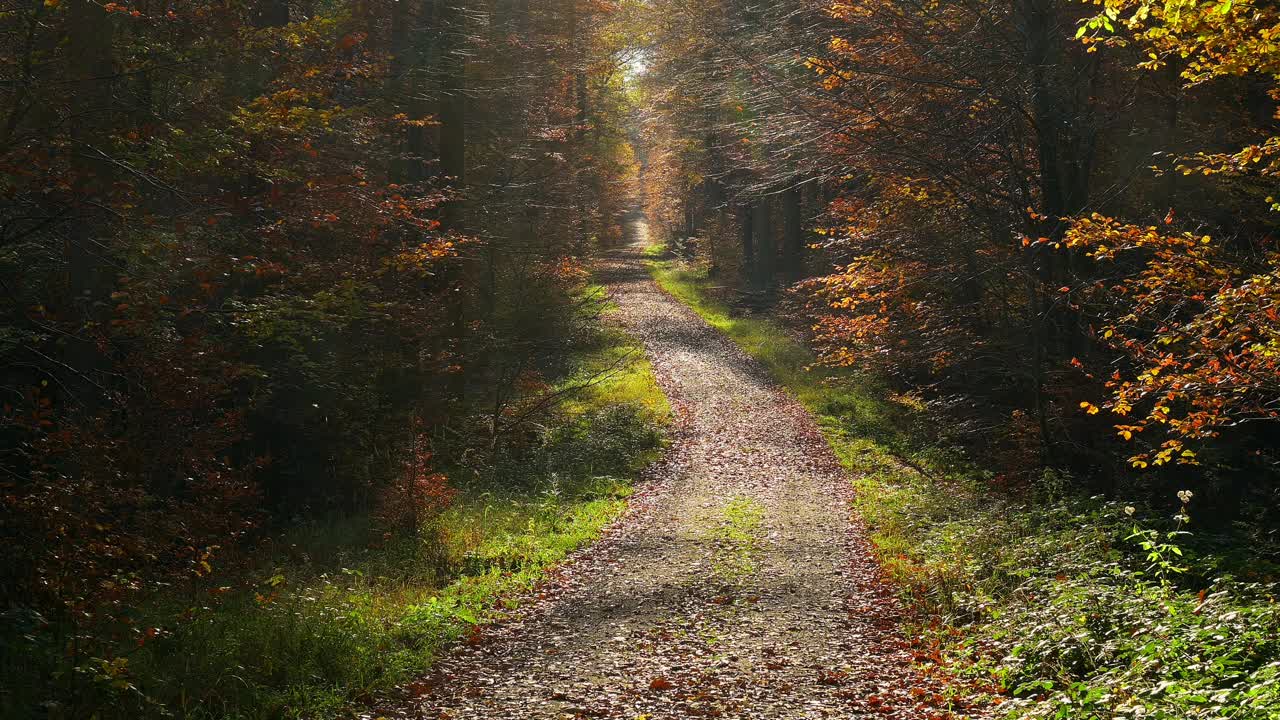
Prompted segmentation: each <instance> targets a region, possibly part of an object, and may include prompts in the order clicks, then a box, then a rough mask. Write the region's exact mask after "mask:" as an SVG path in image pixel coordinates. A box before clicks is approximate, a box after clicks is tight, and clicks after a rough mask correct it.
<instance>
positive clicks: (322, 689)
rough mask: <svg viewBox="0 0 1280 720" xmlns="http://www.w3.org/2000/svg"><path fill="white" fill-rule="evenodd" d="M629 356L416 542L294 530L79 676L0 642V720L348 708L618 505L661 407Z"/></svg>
mask: <svg viewBox="0 0 1280 720" xmlns="http://www.w3.org/2000/svg"><path fill="white" fill-rule="evenodd" d="M639 350H640V348H639V346H638V345H637V344H636V343H635V341H634V340H633V339H631V338H630V337H628V336H626V335H625V334H623V333H621V332H620V331H618V330H616V329H611V328H609V327H602V328H601V329H600V330H599V332H598V333H596V334H595V336H594V338H593V339H592V340H591V341H590V342H588V343H586V344H585V345H584V346H583V347H582V348H580V352H579V353H578V354H577V355H576V356H575V358H574V359H573V360H574V362H573V363H572V368H571V371H570V372H568V373H567V374H566V375H565V377H563V378H562V379H561V381H560V384H559V386H558V388H554V389H553V391H554V390H555V389H564V390H569V389H572V388H578V387H580V386H581V385H582V384H583V383H584V382H585V381H587V380H594V381H595V382H596V384H594V385H592V386H591V387H588V388H586V389H583V390H581V391H578V392H572V393H569V394H568V395H566V398H567V402H565V403H564V404H563V405H562V406H560V407H558V408H557V409H556V411H555V412H554V413H553V414H552V416H551V417H550V418H547V419H543V420H542V423H543V425H544V428H543V430H542V431H541V432H540V434H539V439H538V440H537V443H536V445H535V446H533V447H523V448H520V449H519V450H517V451H511V452H509V453H506V454H503V455H502V456H500V457H499V458H498V460H497V461H496V462H494V463H493V464H492V465H491V466H490V467H489V468H488V471H487V472H486V473H485V475H484V476H482V477H479V478H477V479H475V480H473V481H468V484H467V486H466V487H463V488H462V492H461V494H460V495H459V497H458V498H457V499H456V500H455V501H454V503H453V504H452V505H451V506H450V507H449V508H447V509H446V510H445V511H443V512H442V513H441V514H440V515H439V516H438V517H436V518H434V519H433V520H432V521H431V522H430V523H429V525H428V526H427V527H423V528H421V529H420V531H419V532H418V534H417V535H416V536H414V535H408V534H402V535H396V536H389V537H388V536H383V535H382V533H381V532H380V531H378V530H377V528H375V527H373V526H372V525H371V522H370V521H369V520H368V519H354V520H336V521H332V522H316V523H312V524H309V525H306V526H303V527H297V528H294V529H292V530H290V531H289V532H288V533H287V534H285V535H284V536H282V537H279V538H277V539H276V541H275V542H274V543H273V546H274V548H275V550H271V549H270V548H267V549H265V550H264V551H263V552H262V553H260V554H259V557H258V559H257V560H256V562H255V563H254V566H253V569H251V570H249V571H248V572H247V573H245V577H243V578H242V579H239V580H236V581H226V582H229V583H230V585H229V586H228V587H225V588H218V587H208V586H202V587H198V588H197V587H192V588H183V589H181V590H177V589H175V590H174V591H173V592H172V593H167V594H164V595H162V596H160V597H156V598H153V599H152V600H151V601H150V602H148V603H146V604H145V605H144V606H143V607H141V608H139V609H138V610H136V611H135V612H134V613H133V615H134V628H133V629H132V630H129V631H127V632H126V634H125V636H124V637H122V638H121V641H120V642H119V643H118V646H117V651H116V652H115V653H114V654H113V655H112V656H111V657H107V658H100V659H90V660H87V661H85V662H82V663H80V664H79V666H78V667H74V668H73V667H69V666H68V664H67V663H66V662H64V661H62V660H61V656H62V648H63V642H64V640H65V639H64V638H58V637H57V634H56V633H53V632H41V631H40V630H39V629H38V628H35V627H32V628H28V630H29V633H27V634H26V635H25V636H21V635H17V634H15V635H8V634H5V635H3V636H0V670H3V672H4V675H5V677H6V680H5V683H4V686H3V687H4V688H5V691H4V692H2V693H0V716H3V717H6V718H7V717H51V718H61V717H65V718H79V717H95V718H98V719H99V720H114V719H115V718H137V717H160V716H171V717H177V718H191V719H200V720H203V719H206V718H208V719H213V718H224V719H242V718H243V719H246V720H248V719H259V718H261V719H264V720H265V719H267V718H309V719H310V718H328V717H340V716H341V717H346V716H349V715H350V713H351V711H352V710H353V709H354V708H359V707H360V706H361V705H362V704H363V703H365V702H366V701H368V700H369V699H371V698H374V697H376V696H377V695H378V694H379V693H382V692H384V691H386V690H387V689H389V688H391V687H392V686H394V685H396V684H398V683H402V682H405V681H407V680H410V679H412V678H413V677H415V676H418V675H420V674H422V673H424V672H425V671H426V670H427V669H428V668H429V666H430V665H431V663H432V661H433V660H434V659H435V657H436V656H437V655H438V654H439V652H440V651H441V649H443V648H446V647H448V646H449V645H450V644H452V643H455V642H457V641H459V640H460V639H462V638H465V637H467V636H468V635H469V634H470V633H472V632H476V631H477V630H476V628H478V627H480V626H482V625H483V624H485V623H486V622H489V621H491V620H494V619H497V618H500V617H502V616H503V615H504V613H507V612H508V611H509V610H510V609H512V608H513V607H514V606H515V603H516V602H517V601H518V600H519V598H520V597H521V594H522V593H524V592H525V591H527V590H529V589H530V588H532V587H534V586H535V585H536V584H537V583H538V582H539V581H540V580H541V579H542V578H543V577H545V575H546V573H547V571H548V569H550V568H552V567H554V566H556V565H557V564H558V563H560V562H562V561H563V560H564V559H565V558H566V557H567V556H568V555H569V554H570V553H572V552H573V551H575V550H576V549H578V548H580V547H582V546H584V545H586V544H587V543H590V542H591V541H592V540H594V539H595V538H596V537H598V536H599V534H600V532H601V530H602V529H603V528H604V527H605V526H606V525H608V524H609V523H610V522H612V521H613V520H614V519H616V518H617V517H618V516H619V515H620V514H621V513H622V512H623V510H624V509H625V507H626V503H627V498H628V496H629V495H630V493H631V478H633V477H634V476H635V474H636V473H637V472H638V471H639V469H640V468H642V467H643V466H644V465H646V464H647V463H648V462H650V461H651V460H652V459H654V458H655V457H656V456H657V454H658V453H659V452H660V451H661V447H662V445H663V443H664V426H665V424H666V422H667V421H668V419H669V417H670V408H669V407H668V406H667V402H666V398H665V396H664V395H663V393H662V391H661V389H660V388H659V387H658V386H657V383H656V381H655V379H654V377H653V373H652V368H651V367H650V366H649V364H648V362H647V361H646V360H645V357H644V354H643V353H642V352H639ZM606 369H609V370H610V372H608V373H604V374H602V372H603V371H604V370H606ZM446 469H447V468H446ZM464 476H466V473H462V472H459V473H457V474H456V477H464ZM180 617H181V618H184V619H182V620H181V621H177V622H175V618H180ZM152 627H155V628H159V629H160V631H159V632H158V634H156V636H155V637H151V638H147V639H145V640H144V641H143V642H141V643H140V644H139V643H138V642H136V640H135V639H136V638H145V637H146V635H147V634H148V632H147V628H152ZM48 697H56V698H57V702H56V703H53V704H48V705H46V706H45V707H43V708H40V707H37V703H38V702H40V701H42V700H43V699H44V698H48Z"/></svg>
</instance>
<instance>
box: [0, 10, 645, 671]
mask: <svg viewBox="0 0 1280 720" xmlns="http://www.w3.org/2000/svg"><path fill="white" fill-rule="evenodd" d="M611 11H612V10H611V7H609V6H606V5H601V6H599V7H597V5H596V4H590V3H579V2H568V1H566V2H557V3H551V4H540V6H539V7H537V8H531V7H530V4H529V3H524V4H519V6H517V5H513V4H512V3H500V2H497V3H485V2H477V3H454V2H434V1H427V2H421V3H406V2H382V1H381V0H373V1H372V2H338V3H328V4H313V3H308V2H284V1H283V0H259V1H255V2H247V3H230V4H227V3H210V2H202V1H188V0H176V1H174V2H159V3H156V2H148V1H141V2H123V3H115V2H112V3H100V2H96V1H93V0H61V1H58V0H48V1H44V0H41V1H39V2H27V3H21V4H19V5H18V6H14V7H13V8H10V9H6V10H5V11H4V12H2V13H0V36H2V38H3V39H2V40H0V107H2V108H3V111H2V117H0V292H2V293H3V296H4V302H3V304H0V368H3V369H0V394H2V395H3V399H2V401H0V402H2V406H0V517H2V518H3V519H2V520H0V545H3V549H0V587H2V588H3V589H0V602H3V603H4V604H5V606H6V607H18V608H21V609H22V612H23V613H30V614H31V617H34V618H37V623H36V624H37V625H39V626H41V627H45V628H49V627H54V628H64V627H67V626H68V625H67V624H70V626H71V627H72V628H74V629H72V630H69V631H68V632H70V633H71V634H72V635H74V636H75V637H77V638H80V640H78V641H77V642H74V643H71V644H70V645H68V650H67V653H68V662H69V664H70V665H72V666H76V665H78V664H80V663H82V662H83V661H87V659H88V658H89V657H91V656H93V655H94V654H95V653H108V652H110V650H109V649H104V647H109V646H111V645H112V643H113V642H114V640H113V639H112V638H115V639H118V636H119V633H122V632H123V633H131V632H137V628H132V627H130V619H129V617H130V612H131V611H130V607H132V605H133V604H134V603H138V602H144V601H145V600H146V599H147V598H148V597H149V596H151V595H152V594H153V593H155V592H157V591H161V590H162V589H164V588H172V587H182V588H186V587H203V586H204V585H205V584H208V583H213V582H215V580H214V577H215V576H216V577H217V580H216V582H220V583H231V582H233V581H234V580H235V579H236V575H237V572H238V570H239V569H240V568H241V567H243V566H244V565H245V564H246V563H247V561H248V559H249V558H250V557H251V556H252V555H253V553H254V548H255V547H256V544H257V543H258V542H260V541H261V540H262V539H264V538H266V537H268V536H270V534H272V533H273V532H275V531H277V530H279V529H281V528H285V527H288V526H290V525H291V524H295V523H297V522H300V521H304V520H307V519H313V518H323V517H329V516H333V515H338V516H349V515H363V514H371V515H373V516H376V517H378V518H380V519H381V520H383V521H384V525H385V526H386V528H388V529H390V530H394V531H397V532H400V531H408V532H413V531H414V530H416V529H417V528H418V527H420V526H421V524H422V523H423V522H425V521H426V520H428V519H429V518H430V517H432V516H433V515H434V514H436V513H438V512H439V511H441V510H442V509H443V508H445V507H447V506H448V504H449V502H450V501H451V499H452V498H453V496H454V494H455V489H454V483H453V482H452V481H451V479H450V478H449V477H448V476H447V475H446V474H445V471H444V470H443V469H442V468H443V467H444V466H445V465H447V464H449V463H451V462H456V461H457V460H458V458H459V457H462V456H464V455H466V456H467V457H470V455H467V453H468V452H470V450H468V447H469V446H470V445H476V446H478V447H482V448H485V449H486V451H487V452H493V451H494V448H495V447H497V446H498V445H500V443H501V441H502V440H503V438H501V437H498V434H499V431H500V430H501V431H507V430H510V428H504V427H502V423H501V422H498V421H495V420H494V417H495V416H496V417H498V418H501V417H504V416H506V414H507V407H508V406H509V405H511V404H513V403H517V402H524V401H525V400H526V399H527V398H524V397H523V396H522V393H523V392H525V391H526V390H527V388H523V387H522V386H519V383H518V379H519V378H521V377H525V376H526V375H527V374H528V373H529V372H530V371H531V366H536V365H537V364H538V363H545V362H548V361H547V360H546V358H548V357H554V356H555V353H556V352H558V351H559V350H560V349H562V347H563V345H564V342H565V341H561V342H560V343H559V344H556V342H554V341H553V342H550V343H548V342H547V340H546V339H547V338H548V337H550V338H556V337H557V336H567V335H568V334H569V330H567V329H566V328H567V327H568V326H569V324H571V323H572V322H574V321H575V320H574V318H575V317H576V315H577V314H580V313H581V309H580V308H579V307H578V304H577V303H576V302H575V301H574V299H573V298H572V297H571V295H570V294H571V292H573V291H575V290H577V289H578V288H579V287H580V286H581V285H582V283H583V277H582V275H581V273H566V272H565V271H564V268H566V267H572V266H574V264H575V263H576V262H577V261H576V260H575V259H576V258H578V257H583V256H586V255H589V254H590V253H591V252H593V251H594V249H595V248H597V247H599V246H600V245H601V244H604V243H608V242H610V241H614V240H616V239H617V237H618V231H617V226H618V225H617V215H618V212H619V210H620V207H619V203H620V202H622V200H620V198H623V197H625V192H624V191H623V190H624V189H622V188H621V185H622V184H623V183H624V181H625V178H626V177H627V176H628V173H630V172H631V167H632V166H631V162H630V161H631V158H630V156H629V154H628V153H629V152H630V150H629V145H628V144H627V142H626V138H625V136H623V135H622V134H621V131H620V129H619V128H618V126H617V125H616V123H615V124H614V125H610V124H609V123H611V122H614V121H612V120H609V118H610V117H612V116H615V115H617V113H613V114H612V115H611V114H610V112H611V110H612V108H611V107H610V105H609V103H615V104H616V103H617V102H619V101H618V99H617V97H616V95H617V90H616V88H617V82H618V81H617V78H616V76H610V75H609V74H608V73H607V72H606V68H607V67H608V65H607V63H602V62H601V61H600V58H601V57H605V56H606V54H607V53H608V52H611V50H610V48H609V47H608V46H607V42H604V41H602V40H600V36H601V32H600V27H601V26H602V25H603V24H604V23H605V22H606V20H607V17H608V15H609V13H610V12H611ZM534 64H541V65H543V66H545V67H549V68H553V69H552V70H551V71H549V72H546V73H540V74H539V75H538V78H537V80H536V81H531V82H525V81H523V80H521V81H520V82H514V81H512V80H511V79H510V78H511V75H512V72H513V68H516V70H515V72H516V74H517V75H519V74H521V71H520V70H519V68H526V69H527V68H528V67H531V66H533V65H534ZM597 110H598V112H596V111H597ZM548 209H550V210H548ZM565 217H568V218H569V219H568V220H565ZM500 348H501V349H502V350H503V352H502V353H501V354H500V353H499V349H500ZM528 419H536V417H532V418H524V420H528ZM516 424H518V423H516ZM446 428H447V430H446ZM482 428H483V430H481V429H482ZM512 434H516V433H512ZM457 437H462V438H465V440H464V441H463V442H458V441H456V440H455V439H454V438H457ZM446 438H447V439H446ZM164 592H171V591H170V590H164ZM174 620H175V622H176V621H179V619H178V618H175V619H174ZM59 631H61V630H59ZM146 641H147V638H146V637H142V638H140V640H139V642H146ZM99 642H101V643H103V644H104V645H103V646H100V645H98V644H97V643H99ZM101 657H109V656H108V655H106V654H103V655H101Z"/></svg>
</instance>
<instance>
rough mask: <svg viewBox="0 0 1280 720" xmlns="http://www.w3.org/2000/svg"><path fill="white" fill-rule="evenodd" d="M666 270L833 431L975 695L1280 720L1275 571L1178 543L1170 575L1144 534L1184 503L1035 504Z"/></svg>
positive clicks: (1211, 546)
mask: <svg viewBox="0 0 1280 720" xmlns="http://www.w3.org/2000/svg"><path fill="white" fill-rule="evenodd" d="M650 267H651V269H652V272H653V275H654V278H655V279H656V280H657V281H658V283H659V284H660V285H661V287H662V288H663V289H664V290H666V291H667V292H669V293H670V294H671V295H673V296H674V297H676V298H677V299H679V300H681V301H682V302H684V303H686V304H687V305H689V306H690V307H691V308H693V309H694V310H695V311H696V312H697V313H698V314H699V315H701V316H702V317H703V318H704V319H706V321H707V322H708V323H710V324H711V325H712V326H714V327H716V328H718V329H719V330H721V331H722V332H724V333H725V334H726V335H728V336H729V337H731V338H732V339H733V340H734V341H736V342H737V343H738V344H739V345H740V346H741V347H742V348H743V349H744V350H745V351H746V352H748V353H749V354H750V355H752V356H753V357H755V358H756V359H757V360H759V361H760V362H761V363H762V364H763V365H764V366H765V367H766V368H767V369H768V370H769V371H770V372H771V373H772V374H773V376H774V377H775V378H776V379H777V380H778V382H779V383H780V384H782V385H783V386H784V387H786V388H787V389H788V390H789V391H790V392H791V393H792V394H794V396H795V397H797V398H798V399H799V400H800V402H801V403H802V404H803V405H804V406H805V407H806V408H807V409H808V410H809V411H810V413H811V414H812V415H813V416H814V418H815V419H816V420H817V422H818V423H819V425H820V426H821V427H822V429H823V432H824V433H825V435H826V437H827V439H828V441H829V442H830V444H831V447H832V448H833V449H834V450H835V452H836V454H837V455H838V456H839V457H840V459H841V461H842V463H843V464H844V465H845V467H846V468H847V469H848V470H849V471H850V474H851V478H852V481H853V482H854V483H855V485H856V488H857V499H856V501H855V507H854V510H855V511H856V512H857V513H858V514H859V515H860V516H861V517H862V518H863V519H864V520H865V521H866V523H867V525H868V527H869V528H870V532H871V541H872V545H873V549H874V552H875V554H876V556H877V559H878V560H879V562H880V564H881V565H882V567H883V568H884V571H885V572H886V574H887V575H888V577H889V578H890V579H891V580H892V581H894V582H895V583H896V585H897V587H898V588H899V589H900V591H901V594H902V596H903V598H904V599H905V600H906V601H907V603H908V607H909V608H910V609H911V611H912V612H911V614H910V616H909V620H908V626H907V627H906V631H907V633H908V635H909V637H912V638H913V639H914V642H915V643H916V644H917V646H918V647H917V651H918V652H919V653H920V654H921V655H922V656H926V657H927V656H932V657H934V658H936V659H937V660H939V661H941V662H943V663H944V664H946V665H947V666H948V669H949V671H950V672H952V673H955V674H958V675H959V676H960V678H961V679H962V680H963V683H962V684H961V685H960V686H959V687H958V689H957V690H956V692H957V694H958V695H967V696H969V697H975V696H983V695H987V696H990V697H994V698H996V699H997V700H998V701H999V702H1000V703H1001V704H1000V706H999V707H1000V712H999V713H997V714H998V715H1007V716H1009V717H1020V718H1055V719H1060V720H1092V719H1097V720H1103V719H1107V720H1110V719H1111V718H1160V719H1163V720H1188V719H1192V718H1197V719H1198V718H1206V719H1207V718H1215V719H1216V718H1242V719H1243V718H1249V719H1253V718H1258V719H1260V720H1261V719H1263V718H1266V719H1275V718H1280V604H1278V603H1277V602H1276V594H1277V587H1276V585H1275V583H1274V575H1272V574H1271V573H1272V570H1270V569H1264V566H1263V565H1261V564H1260V563H1257V562H1254V563H1251V564H1245V565H1241V564H1240V563H1239V562H1237V561H1231V560H1230V559H1229V558H1230V556H1233V555H1236V556H1238V555H1239V553H1240V548H1239V547H1222V546H1220V545H1218V544H1215V542H1214V541H1211V540H1210V539H1207V538H1204V539H1201V538H1197V537H1194V536H1192V537H1181V536H1177V537H1174V538H1173V539H1172V540H1171V541H1170V542H1171V544H1174V545H1178V546H1179V547H1178V552H1181V553H1183V554H1182V555H1175V554H1174V553H1173V552H1172V551H1168V550H1167V551H1166V552H1165V553H1164V555H1165V556H1166V557H1165V558H1164V559H1172V560H1173V561H1175V564H1180V565H1182V566H1184V567H1185V568H1186V572H1184V573H1174V574H1172V575H1171V576H1167V577H1161V576H1160V575H1159V573H1157V572H1155V570H1154V569H1153V567H1152V565H1153V563H1152V560H1151V558H1149V557H1148V556H1147V551H1146V550H1144V549H1143V548H1141V547H1140V546H1139V545H1138V540H1137V539H1135V538H1133V537H1132V536H1133V534H1134V530H1135V527H1141V528H1142V529H1156V530H1159V531H1160V533H1161V535H1160V537H1161V538H1162V539H1163V538H1164V537H1165V535H1164V534H1163V533H1165V532H1168V531H1170V530H1171V529H1172V528H1171V527H1169V526H1170V521H1168V520H1165V519H1161V518H1168V517H1170V516H1171V515H1172V514H1173V513H1174V511H1175V510H1177V508H1179V507H1180V503H1179V501H1178V500H1177V499H1175V498H1170V499H1169V501H1168V502H1167V503H1164V504H1162V505H1156V506H1141V507H1139V508H1137V509H1135V511H1134V517H1133V518H1130V517H1129V515H1128V513H1127V512H1126V508H1125V507H1124V504H1123V503H1117V502H1109V501H1105V500H1103V499H1100V498H1090V497H1081V496H1079V495H1076V494H1074V492H1073V490H1072V488H1073V487H1074V483H1073V482H1072V480H1071V478H1070V477H1068V476H1066V475H1064V474H1063V473H1059V472H1055V471H1053V470H1045V471H1044V473H1043V476H1042V477H1041V478H1040V479H1039V480H1038V481H1036V482H1035V483H1033V488H1032V489H1031V490H1030V491H1029V492H1024V493H1010V492H1008V491H1002V490H999V489H998V488H996V487H995V482H994V481H995V476H994V473H993V472H991V471H989V470H988V469H986V468H983V467H982V466H981V464H980V463H978V462H974V461H971V460H967V459H966V458H965V457H964V456H963V454H962V453H961V452H960V451H959V450H957V449H955V448H952V447H947V446H946V445H945V444H943V443H942V442H940V441H939V439H938V438H939V434H938V432H937V431H936V428H937V427H939V426H940V424H941V423H944V422H945V420H944V419H941V418H933V417H931V416H930V415H929V414H928V413H927V412H926V410H925V408H924V406H923V405H922V404H920V403H919V402H916V401H913V400H911V399H910V398H903V397H902V396H899V395H896V394H895V393H892V392H890V391H889V389H888V388H887V387H886V385H885V384H884V383H883V382H881V381H880V380H879V379H878V378H875V377H872V376H868V375H865V374H860V373H857V372H853V371H848V370H832V369H826V368H811V365H812V363H813V362H814V356H813V354H812V353H811V352H810V350H809V349H808V348H806V347H805V346H804V344H803V343H801V342H800V341H798V340H796V339H795V338H794V337H793V336H792V335H791V334H789V333H788V332H787V331H786V329H785V328H784V327H783V326H781V325H780V324H778V323H777V322H774V321H772V320H770V319H767V318H747V317H737V316H735V315H734V314H733V312H732V311H731V310H730V308H728V307H727V306H725V305H724V304H723V303H720V302H718V301H716V300H715V299H714V298H713V297H712V296H711V294H710V292H709V286H710V283H709V282H708V281H707V279H706V278H705V277H704V276H703V275H701V274H700V273H698V272H696V271H693V270H689V269H687V268H684V267H682V266H680V265H678V264H676V263H672V262H667V263H656V262H655V263H651V266H650ZM1190 511H1191V514H1192V515H1193V516H1194V512H1195V509H1194V501H1193V503H1192V505H1191V507H1190ZM1135 518H1136V520H1135ZM1151 518H1156V519H1151ZM1191 529H1192V530H1194V524H1192V526H1191ZM1245 572H1247V573H1250V575H1251V576H1250V577H1249V578H1247V579H1240V577H1241V576H1242V573H1245ZM1233 573H1234V576H1233Z"/></svg>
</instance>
